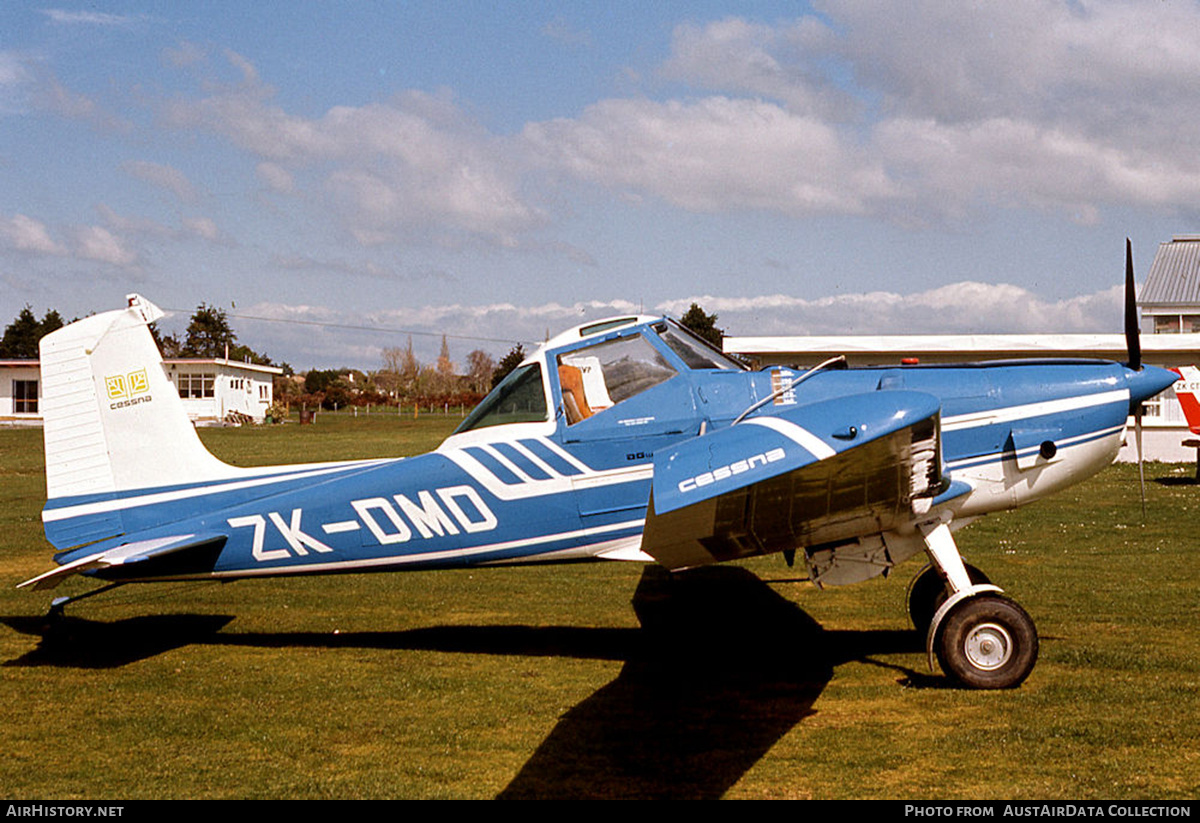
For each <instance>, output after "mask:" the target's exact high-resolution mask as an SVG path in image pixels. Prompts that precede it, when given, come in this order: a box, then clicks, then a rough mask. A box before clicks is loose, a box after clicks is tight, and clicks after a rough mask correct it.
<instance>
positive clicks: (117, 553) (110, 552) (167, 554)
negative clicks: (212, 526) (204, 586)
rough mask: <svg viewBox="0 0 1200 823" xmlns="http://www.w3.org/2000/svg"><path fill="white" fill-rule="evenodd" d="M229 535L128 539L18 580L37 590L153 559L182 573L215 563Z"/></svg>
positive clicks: (23, 584)
mask: <svg viewBox="0 0 1200 823" xmlns="http://www.w3.org/2000/svg"><path fill="white" fill-rule="evenodd" d="M225 540H226V536H225V535H223V534H217V533H212V534H184V535H174V536H171V537H158V538H154V539H151V540H139V541H136V542H134V543H125V544H123V545H120V546H116V547H114V548H111V549H106V550H104V551H100V552H96V553H95V554H89V555H87V556H86V557H81V558H79V559H78V560H73V561H71V562H70V563H65V564H63V565H61V566H59V567H58V568H56V569H51V570H50V571H48V572H46V573H45V574H39V575H38V576H37V577H34V578H31V579H29V580H26V581H25V582H24V583H19V584H17V588H18V589H23V588H26V587H31V588H33V589H35V590H39V589H53V588H54V587H55V586H57V585H58V584H59V583H61V582H62V581H63V580H65V579H66V578H68V577H70V576H71V575H73V574H79V573H82V572H91V571H96V572H101V571H103V570H104V569H110V568H113V567H114V566H127V565H130V564H132V563H154V564H157V565H161V566H163V567H164V568H163V569H156V571H162V572H164V573H168V572H166V571H165V569H166V567H167V564H170V571H173V572H175V573H178V574H182V573H185V572H187V571H188V570H191V569H193V568H195V567H199V568H204V565H205V560H206V559H207V560H208V564H207V567H208V568H211V567H212V559H213V558H215V556H216V553H217V552H219V551H220V550H221V547H222V546H224V545H225Z"/></svg>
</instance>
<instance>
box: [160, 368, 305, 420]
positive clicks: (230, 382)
mask: <svg viewBox="0 0 1200 823" xmlns="http://www.w3.org/2000/svg"><path fill="white" fill-rule="evenodd" d="M164 365H165V367H166V369H167V376H168V377H170V379H171V382H172V383H173V384H174V385H175V387H176V390H178V391H179V392H180V398H181V399H182V400H183V408H184V410H185V411H186V412H187V414H188V417H189V418H190V419H191V420H192V421H193V422H196V421H214V420H226V419H228V418H230V417H234V416H238V415H245V416H246V417H249V418H251V419H252V420H254V421H255V422H256V423H261V422H262V421H263V419H264V418H265V417H266V414H267V410H268V409H269V408H270V407H271V404H272V403H273V402H274V381H275V375H277V374H281V373H282V371H281V370H280V369H277V368H272V367H267V366H255V365H252V364H249V363H239V362H237V361H226V360H168V361H166V363H165V364H164Z"/></svg>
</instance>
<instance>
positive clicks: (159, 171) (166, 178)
mask: <svg viewBox="0 0 1200 823" xmlns="http://www.w3.org/2000/svg"><path fill="white" fill-rule="evenodd" d="M122 168H123V169H124V170H125V172H126V173H128V174H129V175H131V176H133V177H136V178H137V179H139V180H142V181H145V182H147V183H149V184H150V185H152V186H158V187H159V188H162V189H166V190H167V191H169V192H171V193H172V194H174V195H175V196H176V197H178V198H179V199H180V200H182V201H184V202H185V203H186V202H191V201H193V200H195V199H196V190H195V188H193V187H192V184H191V181H189V180H188V179H187V175H185V174H184V173H183V172H181V171H179V169H176V168H173V167H171V166H166V165H163V164H162V163H152V162H150V161H148V160H132V161H130V162H127V163H125V164H123V165H122Z"/></svg>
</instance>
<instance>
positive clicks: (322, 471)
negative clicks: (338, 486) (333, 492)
mask: <svg viewBox="0 0 1200 823" xmlns="http://www.w3.org/2000/svg"><path fill="white" fill-rule="evenodd" d="M388 462H391V461H390V460H363V461H353V462H347V463H335V464H331V465H328V466H324V467H321V468H318V469H309V470H306V471H299V472H290V473H286V474H272V475H268V476H264V477H255V478H251V479H247V480H234V481H232V482H228V483H225V482H217V483H216V484H214V485H211V486H199V487H195V488H190V489H175V490H173V491H166V492H152V493H150V494H142V495H137V496H130V497H120V498H117V499H116V500H97V501H95V502H92V503H79V504H76V505H74V506H63V507H62V508H59V509H46V510H44V511H43V512H42V521H43V522H45V523H53V522H56V521H59V520H69V519H70V518H72V517H83V516H84V515H89V514H104V513H107V512H112V511H122V510H124V509H133V508H137V507H138V506H152V505H155V504H158V503H171V502H174V501H176V500H188V499H190V498H193V497H205V496H207V495H210V494H221V493H223V492H231V491H238V490H240V489H251V488H254V487H256V486H266V485H270V484H272V483H288V482H291V481H294V480H307V479H308V478H312V477H321V476H322V475H326V474H334V473H337V472H340V471H344V470H346V469H347V468H366V467H368V466H371V465H373V464H381V463H388ZM280 468H281V467H279V466H269V467H267V470H268V471H278V470H279V469H280Z"/></svg>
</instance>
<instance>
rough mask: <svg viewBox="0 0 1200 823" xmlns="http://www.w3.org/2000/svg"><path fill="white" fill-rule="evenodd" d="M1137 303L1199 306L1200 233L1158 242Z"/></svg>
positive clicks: (1144, 304)
mask: <svg viewBox="0 0 1200 823" xmlns="http://www.w3.org/2000/svg"><path fill="white" fill-rule="evenodd" d="M1138 303H1140V304H1141V305H1142V306H1164V305H1179V306H1191V307H1197V308H1200V234H1184V235H1176V236H1175V237H1173V238H1172V239H1171V241H1170V242H1169V243H1159V245H1158V253H1157V254H1155V255H1154V262H1153V263H1152V264H1151V265H1150V274H1149V275H1147V276H1146V283H1145V285H1144V286H1142V291H1141V294H1139V295H1138Z"/></svg>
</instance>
